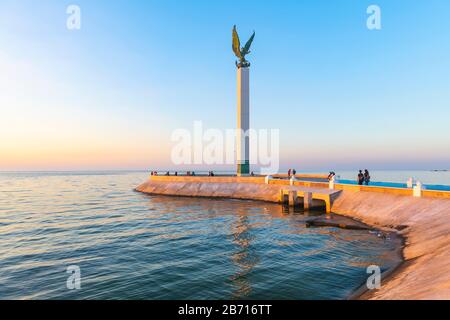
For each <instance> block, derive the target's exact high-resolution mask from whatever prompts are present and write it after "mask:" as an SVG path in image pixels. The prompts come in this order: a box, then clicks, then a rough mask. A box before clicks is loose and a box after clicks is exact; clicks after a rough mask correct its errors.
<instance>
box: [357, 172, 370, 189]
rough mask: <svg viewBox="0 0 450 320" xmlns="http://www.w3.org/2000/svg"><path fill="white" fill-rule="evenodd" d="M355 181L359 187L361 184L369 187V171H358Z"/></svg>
mask: <svg viewBox="0 0 450 320" xmlns="http://www.w3.org/2000/svg"><path fill="white" fill-rule="evenodd" d="M357 181H358V184H359V185H360V186H362V185H363V184H365V185H366V186H367V185H369V183H370V174H369V170H367V169H366V170H364V173H363V172H362V170H359V173H358V179H357Z"/></svg>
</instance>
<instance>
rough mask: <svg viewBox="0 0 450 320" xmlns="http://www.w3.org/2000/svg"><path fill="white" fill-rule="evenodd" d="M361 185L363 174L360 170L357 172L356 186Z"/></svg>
mask: <svg viewBox="0 0 450 320" xmlns="http://www.w3.org/2000/svg"><path fill="white" fill-rule="evenodd" d="M363 183H364V174H363V172H362V170H359V173H358V184H359V185H360V186H362V185H363Z"/></svg>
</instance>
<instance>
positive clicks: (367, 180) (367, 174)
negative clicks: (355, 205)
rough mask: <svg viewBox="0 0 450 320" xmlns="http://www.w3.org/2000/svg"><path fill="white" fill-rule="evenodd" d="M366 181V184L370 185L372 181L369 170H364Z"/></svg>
mask: <svg viewBox="0 0 450 320" xmlns="http://www.w3.org/2000/svg"><path fill="white" fill-rule="evenodd" d="M364 183H365V185H366V186H368V185H369V183H370V174H369V170H367V169H366V170H364Z"/></svg>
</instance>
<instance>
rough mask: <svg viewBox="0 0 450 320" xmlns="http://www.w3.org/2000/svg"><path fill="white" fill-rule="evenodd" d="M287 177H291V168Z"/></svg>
mask: <svg viewBox="0 0 450 320" xmlns="http://www.w3.org/2000/svg"><path fill="white" fill-rule="evenodd" d="M288 178H289V179H290V178H291V169H289V170H288Z"/></svg>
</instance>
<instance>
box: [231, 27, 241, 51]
mask: <svg viewBox="0 0 450 320" xmlns="http://www.w3.org/2000/svg"><path fill="white" fill-rule="evenodd" d="M233 52H234V54H235V55H236V57H238V58H239V59H241V58H242V55H241V42H240V41H239V35H238V33H237V31H236V26H234V27H233Z"/></svg>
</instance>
